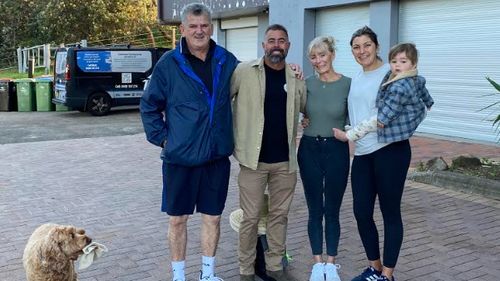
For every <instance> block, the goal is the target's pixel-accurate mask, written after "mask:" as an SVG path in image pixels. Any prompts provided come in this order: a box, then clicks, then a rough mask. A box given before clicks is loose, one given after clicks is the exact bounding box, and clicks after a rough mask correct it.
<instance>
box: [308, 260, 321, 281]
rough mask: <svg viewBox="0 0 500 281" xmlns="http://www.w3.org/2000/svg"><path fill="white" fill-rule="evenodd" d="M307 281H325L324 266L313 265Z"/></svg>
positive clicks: (319, 264)
mask: <svg viewBox="0 0 500 281" xmlns="http://www.w3.org/2000/svg"><path fill="white" fill-rule="evenodd" d="M309 281H325V264H324V263H322V262H318V263H316V264H314V265H313V268H312V270H311V277H310V278H309Z"/></svg>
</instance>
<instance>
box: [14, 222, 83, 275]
mask: <svg viewBox="0 0 500 281" xmlns="http://www.w3.org/2000/svg"><path fill="white" fill-rule="evenodd" d="M90 242H92V239H90V238H89V237H88V236H87V235H85V230H83V229H80V228H76V227H74V226H70V225H57V224H50V223H48V224H44V225H41V226H40V227H38V228H37V229H36V230H35V231H34V232H33V234H31V237H30V239H29V240H28V243H27V244H26V248H25V249H24V255H23V265H24V269H25V270H26V278H27V280H28V281H76V280H77V278H76V271H75V268H74V265H73V263H74V261H75V260H77V259H78V256H79V255H80V254H82V253H83V251H82V250H83V248H85V246H87V245H88V244H89V243H90Z"/></svg>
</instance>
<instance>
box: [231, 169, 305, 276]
mask: <svg viewBox="0 0 500 281" xmlns="http://www.w3.org/2000/svg"><path fill="white" fill-rule="evenodd" d="M296 184H297V172H295V171H294V172H292V173H290V172H289V171H288V162H280V163H272V164H267V163H259V164H258V166H257V170H252V169H249V168H247V167H245V166H242V165H240V174H239V176H238V185H239V187H240V207H241V209H242V210H243V218H242V221H241V224H240V230H239V236H240V237H239V250H238V254H239V262H240V274H244V275H251V274H254V273H255V270H254V264H255V256H256V245H257V226H258V222H259V213H260V211H261V208H262V206H263V204H264V191H265V190H266V187H267V189H268V193H269V214H268V220H267V229H266V236H267V242H268V245H269V249H268V250H267V251H266V252H265V258H266V269H267V270H270V271H277V270H282V269H283V266H282V264H281V259H282V257H283V255H284V254H285V242H286V230H287V225H288V211H289V210H290V205H291V204H292V199H293V194H294V191H295V185H296Z"/></svg>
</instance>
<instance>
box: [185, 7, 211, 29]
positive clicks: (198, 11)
mask: <svg viewBox="0 0 500 281" xmlns="http://www.w3.org/2000/svg"><path fill="white" fill-rule="evenodd" d="M188 15H193V16H201V15H206V16H207V18H208V21H209V22H212V11H211V10H210V8H209V7H208V6H207V5H205V4H203V3H191V4H188V5H186V6H184V8H182V10H181V21H182V23H183V24H185V23H186V22H187V16H188Z"/></svg>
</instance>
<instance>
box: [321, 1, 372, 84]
mask: <svg viewBox="0 0 500 281" xmlns="http://www.w3.org/2000/svg"><path fill="white" fill-rule="evenodd" d="M369 22H370V16H369V7H368V4H363V5H355V6H344V7H336V8H330V9H324V10H320V11H318V12H317V14H316V36H320V35H330V36H333V37H334V38H335V39H336V45H337V56H336V59H335V61H334V62H333V65H334V68H335V70H336V71H338V72H340V73H343V74H344V75H346V76H349V77H352V76H353V75H354V74H356V73H357V72H358V71H359V70H360V69H361V67H360V66H359V64H357V63H356V61H355V60H354V58H353V57H352V53H351V46H350V45H349V41H350V40H351V36H352V34H353V32H354V31H356V30H357V29H359V28H361V27H363V26H364V25H368V24H369Z"/></svg>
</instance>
